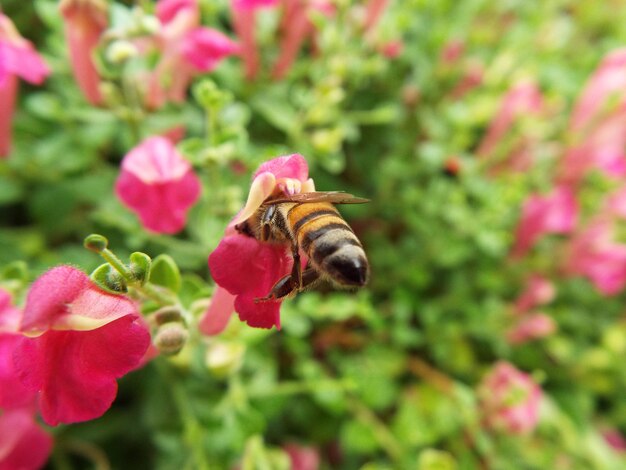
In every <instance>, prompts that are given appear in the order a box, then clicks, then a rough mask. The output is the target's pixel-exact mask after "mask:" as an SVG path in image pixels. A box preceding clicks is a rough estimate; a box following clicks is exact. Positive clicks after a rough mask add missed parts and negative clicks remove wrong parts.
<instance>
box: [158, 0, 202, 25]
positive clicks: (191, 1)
mask: <svg viewBox="0 0 626 470" xmlns="http://www.w3.org/2000/svg"><path fill="white" fill-rule="evenodd" d="M197 9H198V2H197V0H159V1H158V2H157V4H156V16H157V18H158V19H159V21H161V23H162V24H164V25H165V24H167V23H169V22H171V21H172V20H173V19H174V18H176V16H177V15H178V14H179V13H181V12H183V11H185V10H191V11H195V10H197Z"/></svg>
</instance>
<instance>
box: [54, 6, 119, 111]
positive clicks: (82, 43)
mask: <svg viewBox="0 0 626 470" xmlns="http://www.w3.org/2000/svg"><path fill="white" fill-rule="evenodd" d="M59 9H60V10H61V14H62V15H63V19H64V23H65V38H66V41H67V43H68V45H69V48H70V57H71V63H72V70H73V72H74V77H75V78H76V81H77V82H78V86H79V87H80V89H81V90H82V92H83V95H84V96H85V98H86V99H87V101H89V103H91V104H92V105H99V104H102V95H101V94H100V89H99V86H100V74H99V73H98V70H97V69H96V65H95V63H94V60H93V55H94V53H95V51H96V48H97V47H98V42H99V41H100V36H101V35H102V33H103V32H104V31H105V30H106V28H107V26H108V19H107V4H106V2H104V1H103V0H62V1H61V3H60V4H59Z"/></svg>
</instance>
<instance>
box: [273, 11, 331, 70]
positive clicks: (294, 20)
mask: <svg viewBox="0 0 626 470" xmlns="http://www.w3.org/2000/svg"><path fill="white" fill-rule="evenodd" d="M315 12H317V13H321V14H322V15H324V16H326V17H331V16H333V15H334V14H335V7H334V5H333V4H332V3H330V2H328V1H325V0H315V1H312V2H309V3H305V2H301V1H299V0H290V1H288V2H287V3H286V8H285V14H284V16H283V21H282V32H281V41H280V55H279V56H278V59H277V60H276V64H275V65H274V69H273V71H272V76H273V77H274V78H275V79H280V78H282V77H284V76H285V75H286V74H287V72H288V71H289V69H290V68H291V65H292V64H293V62H294V61H295V60H296V57H297V55H298V52H299V51H300V49H301V47H302V44H303V43H304V42H305V41H306V40H307V38H310V40H311V41H312V42H315V36H316V34H315V25H314V24H313V22H312V21H311V19H310V15H312V14H314V13H315Z"/></svg>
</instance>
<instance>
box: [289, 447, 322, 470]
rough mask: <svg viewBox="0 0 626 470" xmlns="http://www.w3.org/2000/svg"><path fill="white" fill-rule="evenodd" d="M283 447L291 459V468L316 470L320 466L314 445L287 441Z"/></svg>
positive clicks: (317, 452) (293, 469)
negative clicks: (307, 445) (306, 445)
mask: <svg viewBox="0 0 626 470" xmlns="http://www.w3.org/2000/svg"><path fill="white" fill-rule="evenodd" d="M283 449H284V451H285V452H287V455H288V456H289V460H290V461H291V467H290V468H291V470H318V469H319V468H320V454H319V451H318V450H317V449H315V448H314V447H305V446H302V445H299V444H295V443H289V444H287V445H285V446H284V447H283Z"/></svg>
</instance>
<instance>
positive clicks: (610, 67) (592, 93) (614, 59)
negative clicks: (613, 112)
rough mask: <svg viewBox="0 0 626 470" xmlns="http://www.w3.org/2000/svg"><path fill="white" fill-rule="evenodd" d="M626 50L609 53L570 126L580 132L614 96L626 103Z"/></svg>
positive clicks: (587, 87)
mask: <svg viewBox="0 0 626 470" xmlns="http://www.w3.org/2000/svg"><path fill="white" fill-rule="evenodd" d="M625 90H626V48H621V49H616V50H614V51H612V52H610V53H608V54H607V55H606V56H605V57H604V59H602V62H601V63H600V66H599V67H598V68H597V69H596V71H595V72H594V73H593V75H592V76H591V78H590V79H589V81H588V82H587V84H586V85H585V88H584V89H583V91H582V93H581V95H580V97H579V98H578V101H577V102H576V105H575V107H574V111H573V112H572V118H571V121H570V126H571V128H572V130H574V131H577V132H580V131H581V130H583V129H584V128H586V127H588V126H589V125H590V124H592V123H593V121H594V119H597V118H598V117H600V116H599V114H600V112H601V111H603V108H604V107H605V106H606V104H607V100H608V99H609V98H611V97H612V96H616V97H617V98H619V101H620V102H621V103H625V102H626V101H625V100H626V93H625Z"/></svg>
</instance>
